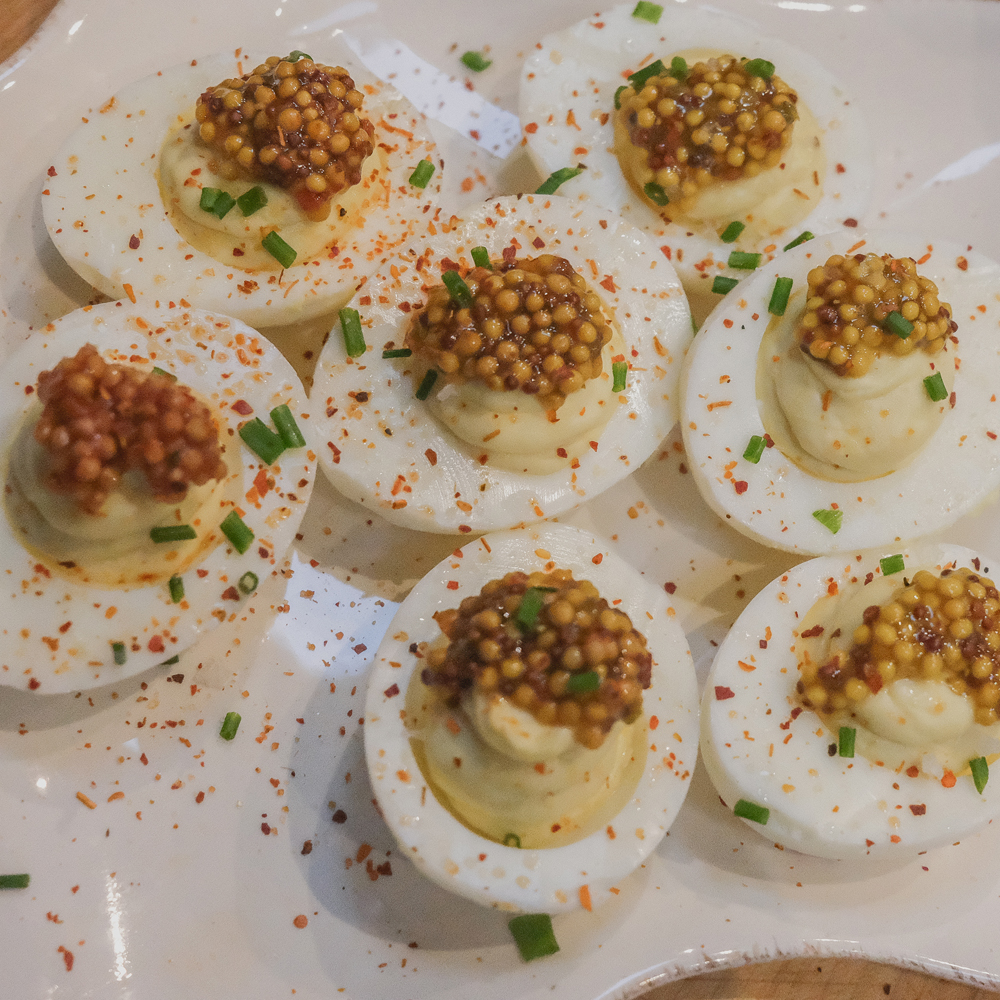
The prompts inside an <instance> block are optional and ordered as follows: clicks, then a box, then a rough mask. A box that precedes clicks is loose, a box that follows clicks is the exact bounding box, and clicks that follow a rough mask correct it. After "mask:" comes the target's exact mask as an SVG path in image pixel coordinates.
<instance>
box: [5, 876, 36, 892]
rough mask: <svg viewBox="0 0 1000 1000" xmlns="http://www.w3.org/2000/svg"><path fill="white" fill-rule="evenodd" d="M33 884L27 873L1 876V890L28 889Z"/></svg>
mask: <svg viewBox="0 0 1000 1000" xmlns="http://www.w3.org/2000/svg"><path fill="white" fill-rule="evenodd" d="M30 882H31V876H30V875H28V874H27V873H25V874H23V875H0V889H27V888H28V885H29V883H30Z"/></svg>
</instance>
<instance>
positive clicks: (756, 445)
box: [743, 434, 767, 465]
mask: <svg viewBox="0 0 1000 1000" xmlns="http://www.w3.org/2000/svg"><path fill="white" fill-rule="evenodd" d="M766 445H767V442H766V441H765V440H764V439H763V438H762V437H761V436H760V435H759V434H754V435H753V437H751V438H750V443H749V444H748V445H747V448H746V451H744V452H743V457H744V458H745V459H746V460H747V461H748V462H753V464H754V465H756V464H757V463H758V462H759V461H760V457H761V455H763V454H764V448H765V447H766Z"/></svg>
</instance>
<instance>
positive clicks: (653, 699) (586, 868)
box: [365, 525, 698, 913]
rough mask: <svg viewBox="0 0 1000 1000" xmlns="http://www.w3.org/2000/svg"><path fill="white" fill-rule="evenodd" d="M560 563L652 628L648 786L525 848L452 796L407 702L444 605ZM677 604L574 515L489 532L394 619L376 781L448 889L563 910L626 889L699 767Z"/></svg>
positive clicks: (381, 664) (377, 668) (646, 709)
mask: <svg viewBox="0 0 1000 1000" xmlns="http://www.w3.org/2000/svg"><path fill="white" fill-rule="evenodd" d="M557 567H558V568H563V569H569V570H571V571H572V572H573V577H574V579H576V580H589V581H590V582H591V583H593V584H594V585H595V586H596V587H597V589H598V590H599V591H600V593H601V596H602V597H604V598H606V599H607V600H608V601H609V603H612V604H613V605H614V606H615V607H617V608H620V609H621V610H623V611H625V612H626V613H627V614H628V615H629V617H630V618H631V620H632V623H633V626H634V627H635V628H636V629H637V630H639V631H640V632H642V633H643V634H644V635H645V637H646V640H647V646H648V648H649V650H650V652H651V653H652V654H653V674H652V682H651V685H650V687H649V688H648V689H647V690H646V691H645V692H644V694H643V716H642V718H641V719H640V720H637V721H636V722H634V723H633V725H637V726H642V727H643V729H644V738H645V740H646V741H647V742H646V746H647V748H648V749H647V751H646V759H645V767H644V769H643V771H642V774H641V776H640V777H639V778H638V784H637V785H636V786H635V787H634V791H632V792H631V794H630V795H629V796H628V801H627V804H625V805H624V806H623V807H622V809H621V810H620V812H619V813H618V814H617V815H615V816H614V817H613V818H612V819H611V820H610V822H607V823H605V824H603V825H601V827H600V829H598V830H596V831H594V832H592V833H590V834H589V835H587V836H584V837H583V838H582V839H579V840H576V841H575V842H573V843H569V844H565V845H561V846H557V847H549V848H543V849H533V850H528V849H519V848H517V847H514V846H505V845H504V844H502V843H498V842H496V841H494V840H489V839H486V838H485V837H482V836H480V835H478V834H476V833H473V832H472V830H471V829H469V828H468V827H467V826H465V825H463V824H462V823H461V822H460V821H459V820H458V819H456V818H455V816H454V815H453V814H452V813H451V812H450V811H449V810H448V808H447V807H446V806H445V805H444V804H443V803H442V802H440V801H438V799H437V798H436V797H435V795H434V793H433V792H432V790H431V788H430V787H428V783H427V781H426V779H425V778H424V776H423V774H422V772H421V769H420V765H419V763H418V762H417V758H416V757H415V756H414V751H413V747H412V745H411V730H410V729H409V728H408V726H407V713H406V711H405V710H404V705H405V702H406V695H407V691H408V688H409V685H410V684H411V681H412V680H413V678H414V676H415V675H416V676H417V677H419V675H420V671H421V663H422V660H421V658H420V657H418V656H416V655H415V654H414V653H413V652H412V650H413V649H417V650H418V652H419V649H420V647H421V644H425V643H431V642H433V641H435V640H436V639H437V638H439V636H440V634H441V633H440V629H439V628H438V625H437V623H436V622H435V621H434V619H433V617H432V616H433V614H434V613H435V612H436V611H443V610H447V609H450V608H455V607H457V606H458V605H459V604H460V603H461V601H462V599H463V598H464V597H466V596H468V595H472V594H478V593H479V591H480V590H481V589H482V587H483V585H484V584H486V583H487V582H488V581H490V580H494V579H499V578H501V577H502V576H503V575H504V574H505V573H508V572H511V571H515V570H523V571H525V572H529V573H530V572H533V571H535V570H541V571H543V572H549V571H551V570H552V569H554V568H557ZM619 602H620V603H619ZM671 612H672V609H671V608H670V606H669V603H668V600H667V598H666V595H665V594H664V593H663V591H662V590H658V589H657V588H656V587H654V586H652V585H651V584H650V583H648V582H647V581H646V580H645V579H643V578H642V577H641V576H640V575H639V574H638V573H637V572H636V571H635V570H634V569H632V568H631V567H629V566H628V565H627V564H626V563H625V562H624V561H623V560H622V559H621V558H620V557H618V556H616V555H615V553H613V552H611V551H610V550H609V549H608V547H607V545H606V544H605V543H603V542H602V541H600V540H599V539H597V538H595V537H594V536H593V535H591V534H589V533H585V532H582V531H579V530H577V529H575V528H569V527H566V526H563V525H545V526H537V527H528V528H521V529H515V530H513V531H509V532H497V533H493V534H489V535H485V536H483V537H482V538H480V539H478V540H476V541H474V542H470V543H468V544H467V545H465V546H464V547H463V548H462V549H460V550H458V551H457V552H455V553H454V554H453V555H451V556H449V557H448V558H447V559H445V560H443V561H442V562H441V563H439V564H438V565H437V566H436V567H435V568H434V569H432V570H431V571H430V573H428V574H427V576H425V577H424V578H423V579H422V580H421V581H420V582H419V583H418V584H417V585H416V587H414V588H413V590H412V592H411V593H410V595H409V596H408V597H407V598H406V600H405V601H404V602H403V604H402V605H401V606H400V608H399V611H398V612H397V613H396V616H395V618H394V619H393V621H392V623H391V624H390V626H389V629H388V631H387V633H386V638H385V639H384V640H383V642H382V644H381V646H380V647H379V650H378V653H377V654H376V657H375V664H374V666H373V668H372V674H371V678H370V680H369V687H368V696H367V702H366V709H365V755H366V757H367V761H368V769H369V773H370V775H371V781H372V787H373V790H374V793H375V797H376V800H377V802H378V807H379V810H380V811H381V814H382V815H383V816H384V818H385V820H386V822H387V823H388V824H389V826H390V828H391V829H392V831H393V833H394V834H395V836H396V838H397V840H398V841H399V843H400V845H401V847H402V849H403V851H404V852H405V854H406V856H407V857H408V858H410V859H411V860H412V861H413V863H414V864H415V865H416V866H417V867H418V868H419V869H420V870H421V871H422V872H424V874H426V875H427V876H428V877H429V878H431V879H433V880H434V881H435V882H437V883H438V884H440V885H442V886H443V887H444V888H446V889H448V890H450V891H452V892H456V893H458V894H460V895H462V896H465V897H466V898H468V899H471V900H473V901H475V902H477V903H482V904H483V905H487V906H494V907H497V908H499V909H503V910H527V911H533V912H546V913H556V912H562V911H566V910H571V909H575V908H577V907H579V906H580V905H581V903H582V904H583V905H589V904H590V903H591V902H592V903H593V904H595V905H599V904H600V903H602V902H603V901H605V900H606V899H607V898H608V895H609V893H610V892H611V891H612V890H617V888H618V887H619V885H620V883H621V880H622V879H624V878H625V877H626V876H627V875H628V874H629V873H630V872H631V871H633V870H634V869H635V868H636V867H638V865H640V864H641V863H642V861H643V860H644V859H645V858H646V857H647V856H648V855H649V853H650V852H651V851H652V850H653V849H654V848H655V847H656V845H657V844H658V843H659V841H660V839H661V838H662V837H663V836H664V835H665V833H666V831H667V828H668V827H669V826H670V824H671V823H672V822H673V820H674V818H675V816H676V815H677V811H678V809H679V808H680V806H681V803H682V801H683V799H684V796H685V794H686V793H687V789H688V787H689V785H690V778H691V773H692V771H693V769H694V763H695V756H696V752H697V751H696V741H697V738H698V707H697V700H698V696H697V686H696V681H695V676H694V667H693V663H692V660H691V654H690V651H689V650H688V646H687V642H686V641H685V639H684V635H683V633H682V632H681V630H680V628H679V626H678V625H677V624H676V622H675V620H674V618H673V615H672V613H671ZM541 780H542V779H541V778H539V781H541ZM512 822H513V820H512Z"/></svg>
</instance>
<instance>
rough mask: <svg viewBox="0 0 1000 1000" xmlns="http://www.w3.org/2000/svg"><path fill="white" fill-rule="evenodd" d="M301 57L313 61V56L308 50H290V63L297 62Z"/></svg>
mask: <svg viewBox="0 0 1000 1000" xmlns="http://www.w3.org/2000/svg"><path fill="white" fill-rule="evenodd" d="M300 59H308V60H309V61H310V62H312V56H311V55H309V53H308V52H303V51H302V50H301V49H296V50H295V51H294V52H290V53H289V55H288V61H289V62H290V63H297V62H298V61H299V60H300Z"/></svg>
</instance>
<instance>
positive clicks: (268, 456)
mask: <svg viewBox="0 0 1000 1000" xmlns="http://www.w3.org/2000/svg"><path fill="white" fill-rule="evenodd" d="M240 437H241V438H242V439H243V443H244V444H245V445H246V446H247V447H248V448H249V449H250V450H251V451H252V452H253V453H254V454H255V455H256V456H257V457H258V458H259V459H260V460H261V461H262V462H263V463H264V464H265V465H271V464H272V463H273V462H274V461H275V459H277V458H278V456H279V455H280V454H281V453H282V452H283V451H284V450H285V442H284V441H282V440H281V437H280V435H278V434H275V433H274V431H272V430H271V428H270V427H268V426H267V424H265V423H264V421H263V420H261V419H260V417H254V418H253V420H248V421H247V422H246V423H245V424H242V425H241V426H240Z"/></svg>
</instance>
